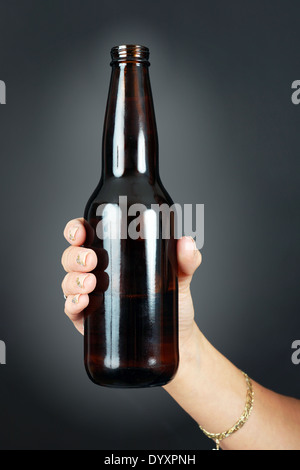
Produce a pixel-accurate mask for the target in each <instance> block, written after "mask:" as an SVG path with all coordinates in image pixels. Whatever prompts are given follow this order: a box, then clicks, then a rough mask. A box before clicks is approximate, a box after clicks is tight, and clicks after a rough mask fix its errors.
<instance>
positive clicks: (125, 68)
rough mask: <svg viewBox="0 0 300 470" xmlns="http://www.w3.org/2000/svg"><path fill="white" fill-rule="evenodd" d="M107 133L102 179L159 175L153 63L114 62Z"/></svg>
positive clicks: (153, 177)
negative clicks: (152, 74)
mask: <svg viewBox="0 0 300 470" xmlns="http://www.w3.org/2000/svg"><path fill="white" fill-rule="evenodd" d="M111 65H112V75H111V82H110V90H109V96H108V102H107V108H106V116H105V122H104V133H103V169H102V178H103V179H107V178H110V177H116V178H120V177H123V176H129V175H144V176H146V177H148V179H149V181H150V183H153V182H154V181H155V180H156V175H157V172H158V168H157V164H158V137H157V129H156V121H155V114H154V106H153V99H152V92H151V85H150V78H149V70H148V69H149V62H148V61H147V60H138V59H136V58H135V57H128V56H127V57H125V58H122V57H121V58H120V57H119V58H118V60H113V62H112V64H111Z"/></svg>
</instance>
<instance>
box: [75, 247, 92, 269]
mask: <svg viewBox="0 0 300 470" xmlns="http://www.w3.org/2000/svg"><path fill="white" fill-rule="evenodd" d="M88 254H89V252H88V251H81V252H80V253H79V255H78V256H77V258H76V263H77V264H80V266H86V258H87V255H88Z"/></svg>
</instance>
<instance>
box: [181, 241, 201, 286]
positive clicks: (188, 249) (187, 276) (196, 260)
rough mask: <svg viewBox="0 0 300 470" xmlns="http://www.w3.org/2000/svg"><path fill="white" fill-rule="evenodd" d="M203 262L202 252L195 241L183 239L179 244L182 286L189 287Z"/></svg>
mask: <svg viewBox="0 0 300 470" xmlns="http://www.w3.org/2000/svg"><path fill="white" fill-rule="evenodd" d="M201 261H202V256H201V253H200V251H199V250H198V249H197V246H196V243H195V241H194V240H193V239H192V238H190V237H183V238H181V239H180V240H178V243H177V262H178V280H179V283H181V285H189V284H190V282H191V280H192V277H193V274H194V272H195V271H196V269H198V268H199V266H200V264H201Z"/></svg>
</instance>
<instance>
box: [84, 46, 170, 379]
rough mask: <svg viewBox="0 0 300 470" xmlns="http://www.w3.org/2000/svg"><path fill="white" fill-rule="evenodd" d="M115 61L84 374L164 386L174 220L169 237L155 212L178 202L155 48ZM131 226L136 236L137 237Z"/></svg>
mask: <svg viewBox="0 0 300 470" xmlns="http://www.w3.org/2000/svg"><path fill="white" fill-rule="evenodd" d="M111 55H112V62H111V66H112V75H111V82H110V89H109V95H108V102H107V108H106V116H105V122H104V133H103V148H102V177H101V180H100V183H99V185H98V187H97V188H96V190H95V191H94V193H93V195H92V196H91V198H90V200H89V202H88V204H87V206H86V209H85V216H84V217H85V220H86V226H87V231H88V236H87V242H86V245H85V246H87V247H89V248H92V249H93V250H95V251H96V253H97V255H98V266H97V268H96V270H95V271H94V273H95V275H96V277H97V287H96V289H95V291H94V292H93V293H92V294H91V295H90V303H89V306H88V308H87V309H86V311H85V367H86V370H87V373H88V375H89V377H90V378H91V379H92V381H93V382H95V383H97V384H99V385H104V386H108V387H152V386H159V385H164V384H166V383H168V382H169V381H170V380H171V379H172V378H173V376H174V375H175V373H176V371H177V368H178V361H179V356H178V287H177V278H176V261H175V260H176V241H175V239H174V221H173V218H172V217H170V219H169V220H168V223H169V224H170V238H169V239H165V238H164V237H163V236H162V216H159V217H157V218H155V217H154V216H153V210H151V207H152V205H153V204H156V205H159V206H161V205H162V204H166V205H167V206H171V205H172V204H173V202H172V200H171V198H170V196H169V195H168V193H167V192H166V190H165V189H164V187H163V185H162V183H161V181H160V177H159V172H158V137H157V129H156V121H155V114H154V107H153V100H152V92H151V86H150V80H149V65H150V64H149V62H148V59H149V50H148V49H147V48H146V47H143V46H136V45H127V46H120V47H114V48H113V49H112V51H111ZM120 196H123V198H124V197H126V198H127V208H130V207H132V205H134V204H143V205H144V206H145V208H146V210H145V211H144V212H137V213H136V214H135V215H134V213H132V214H133V215H128V214H125V212H122V211H121V210H120V199H119V197H120ZM133 207H134V206H133ZM100 208H102V209H103V208H104V211H103V210H102V211H101V210H100ZM139 215H140V218H139V220H138V221H137V217H138V216H139ZM119 217H120V219H119ZM118 220H119V221H121V226H122V229H124V228H125V229H126V236H127V238H126V237H125V236H124V233H125V232H122V233H123V235H122V236H121V235H120V233H121V232H120V225H119V226H118V224H117V222H118ZM134 221H135V222H134ZM132 222H133V223H135V225H134V227H136V232H137V236H136V237H132V238H131V237H130V236H128V232H127V229H129V226H130V224H131V223H132ZM137 222H139V223H137ZM101 224H102V228H103V226H104V227H105V229H103V230H102V231H101V229H100V228H99V227H101ZM104 232H105V234H106V237H103V234H104ZM147 234H148V235H149V234H150V236H147ZM154 234H156V236H154ZM145 235H146V236H145Z"/></svg>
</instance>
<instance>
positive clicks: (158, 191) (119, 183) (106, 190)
mask: <svg viewBox="0 0 300 470" xmlns="http://www.w3.org/2000/svg"><path fill="white" fill-rule="evenodd" d="M120 196H126V197H127V199H128V202H130V203H131V204H135V203H143V204H145V205H147V204H149V203H150V204H153V203H157V204H163V203H166V204H170V205H172V204H173V201H172V199H171V197H170V195H169V194H168V192H167V191H166V189H165V188H164V186H163V184H162V183H161V181H160V179H157V180H156V181H155V182H154V183H153V184H152V183H150V182H149V181H148V179H147V178H141V177H137V176H127V177H122V178H109V179H107V180H105V181H100V183H99V185H98V186H97V188H96V189H95V191H94V192H93V194H92V196H91V197H90V199H89V202H88V205H91V204H94V203H98V204H99V203H100V204H102V203H105V202H107V203H111V204H114V203H118V201H119V198H120Z"/></svg>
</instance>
